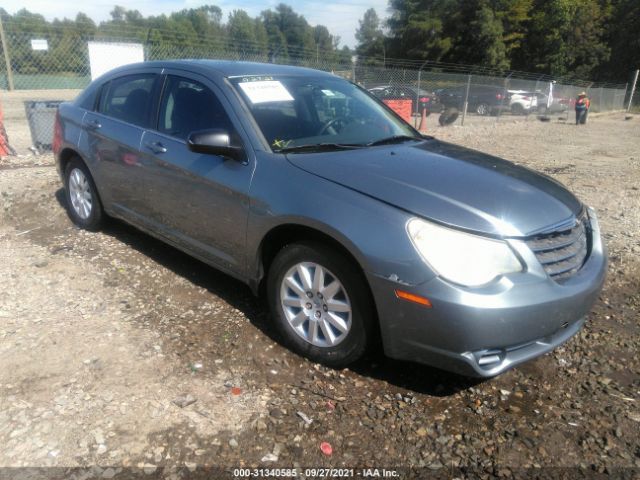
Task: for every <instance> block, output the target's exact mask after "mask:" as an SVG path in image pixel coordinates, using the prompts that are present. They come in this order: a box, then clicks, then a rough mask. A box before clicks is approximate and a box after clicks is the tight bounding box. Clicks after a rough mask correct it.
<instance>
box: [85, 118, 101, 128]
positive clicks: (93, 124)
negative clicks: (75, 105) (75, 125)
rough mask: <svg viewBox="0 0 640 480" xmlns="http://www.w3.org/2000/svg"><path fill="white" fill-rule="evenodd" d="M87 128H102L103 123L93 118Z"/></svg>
mask: <svg viewBox="0 0 640 480" xmlns="http://www.w3.org/2000/svg"><path fill="white" fill-rule="evenodd" d="M87 128H89V129H90V130H97V129H99V128H102V124H101V123H100V122H99V121H98V120H91V121H90V122H89V123H87Z"/></svg>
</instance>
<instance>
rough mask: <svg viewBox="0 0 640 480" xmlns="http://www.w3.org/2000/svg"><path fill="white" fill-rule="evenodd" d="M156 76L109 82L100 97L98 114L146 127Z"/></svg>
mask: <svg viewBox="0 0 640 480" xmlns="http://www.w3.org/2000/svg"><path fill="white" fill-rule="evenodd" d="M156 77H157V75H156V74H155V73H141V74H136V75H127V76H124V77H119V78H116V79H114V80H111V82H109V84H108V85H107V86H106V88H103V89H102V95H101V96H100V107H99V111H100V113H102V114H104V115H107V116H109V117H112V118H115V119H117V120H122V121H123V122H127V123H131V124H133V125H137V126H139V127H148V126H149V123H150V122H149V119H150V116H151V115H150V113H151V105H152V104H153V95H152V93H153V86H154V84H155V81H156Z"/></svg>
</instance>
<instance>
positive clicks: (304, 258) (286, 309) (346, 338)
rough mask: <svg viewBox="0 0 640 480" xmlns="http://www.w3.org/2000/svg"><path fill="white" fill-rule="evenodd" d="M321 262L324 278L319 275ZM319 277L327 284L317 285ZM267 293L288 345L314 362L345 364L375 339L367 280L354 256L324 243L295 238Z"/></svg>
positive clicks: (274, 266)
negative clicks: (328, 293)
mask: <svg viewBox="0 0 640 480" xmlns="http://www.w3.org/2000/svg"><path fill="white" fill-rule="evenodd" d="M318 267H320V268H322V272H323V273H324V276H323V277H322V278H323V280H324V281H319V278H320V277H318V279H317V280H316V274H317V273H319V271H318ZM301 271H302V272H303V274H305V275H304V277H306V278H307V280H308V281H307V282H306V285H304V282H303V281H302V280H303V275H301V273H300V272H301ZM314 280H316V282H317V285H318V286H319V285H321V284H324V287H320V288H315V289H314V285H313V281H314ZM335 281H337V282H339V287H337V288H336V284H335V283H334V282H335ZM309 285H311V287H309ZM292 286H293V287H294V288H292ZM332 291H333V292H334V293H333V295H332V296H331V299H330V300H327V298H323V296H322V292H324V293H325V294H326V293H327V292H332ZM309 293H311V297H309V296H308V294H309ZM319 294H320V295H319ZM267 296H268V303H269V308H270V311H271V316H272V318H273V320H274V323H275V326H276V328H277V330H278V332H279V333H280V335H281V336H282V338H283V339H284V342H285V344H286V345H287V346H288V347H289V348H290V349H291V350H293V351H294V352H296V353H298V354H300V355H302V356H304V357H307V358H308V359H309V360H311V361H313V362H318V363H322V364H325V365H328V366H330V367H335V368H341V367H344V366H347V365H349V364H352V363H353V362H355V361H356V360H358V359H360V358H361V357H362V356H363V355H364V353H365V351H366V350H367V347H368V346H369V345H371V344H372V343H373V335H374V331H375V330H374V328H373V326H374V307H373V300H372V298H371V295H370V293H369V290H368V288H367V285H366V283H365V280H364V279H363V278H362V277H361V275H360V274H359V273H358V272H357V268H356V266H355V265H353V262H352V261H351V260H350V259H349V258H347V257H346V256H345V255H343V254H341V253H339V252H337V251H335V250H333V249H331V248H328V247H326V246H324V245H322V244H317V243H294V244H290V245H287V246H285V247H284V248H283V249H282V250H280V252H279V253H278V254H277V255H276V258H275V259H274V260H273V263H272V264H271V267H270V268H269V272H268V275H267ZM325 302H326V303H325ZM309 306H311V308H308V307H309ZM333 309H335V310H333ZM347 309H349V311H348V312H347V311H346V310H347ZM332 310H333V311H332ZM318 317H319V320H315V319H316V318H318ZM336 318H337V319H336ZM330 322H331V323H330ZM314 324H315V325H314ZM338 326H340V329H338V328H337V327H338ZM314 327H315V328H314ZM314 332H315V336H314ZM325 332H326V333H325ZM327 333H328V335H327Z"/></svg>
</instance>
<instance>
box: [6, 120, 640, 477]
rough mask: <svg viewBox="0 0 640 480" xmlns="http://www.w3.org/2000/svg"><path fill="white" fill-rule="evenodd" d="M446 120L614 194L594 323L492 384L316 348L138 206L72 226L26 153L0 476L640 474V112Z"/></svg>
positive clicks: (14, 216) (11, 280) (604, 216)
mask: <svg viewBox="0 0 640 480" xmlns="http://www.w3.org/2000/svg"><path fill="white" fill-rule="evenodd" d="M8 130H9V132H10V133H11V128H9V127H8ZM14 130H15V129H14ZM430 133H432V134H433V135H435V136H437V137H439V138H442V139H444V140H447V141H451V142H455V143H459V144H462V145H466V146H469V147H472V148H475V149H478V150H482V151H486V152H489V153H492V154H496V155H499V156H503V157H505V158H507V159H510V160H512V161H514V162H516V163H519V164H523V165H526V166H528V167H531V168H534V169H536V170H538V171H541V172H544V173H546V174H548V175H551V176H552V177H554V178H556V179H558V180H559V181H561V182H563V183H565V184H566V185H567V186H568V187H569V188H570V189H571V190H573V191H574V192H576V193H577V195H578V196H579V197H580V198H581V199H582V200H583V201H585V202H586V203H587V204H589V205H591V206H593V207H594V208H595V209H596V211H597V212H598V215H599V218H600V222H601V228H602V230H603V232H604V238H605V240H606V243H607V244H608V248H609V255H610V268H609V276H608V280H607V283H606V286H605V289H604V291H603V293H602V294H601V296H600V299H599V301H598V302H597V304H596V305H595V306H594V308H593V310H592V312H591V314H590V315H589V318H588V321H587V324H586V326H585V328H584V329H583V330H582V331H581V332H580V333H579V334H578V335H577V336H576V337H574V338H573V339H571V340H570V341H569V342H568V343H567V344H565V345H564V346H563V347H561V348H559V349H557V350H556V351H554V352H552V353H551V354H548V355H546V356H544V357H541V358H539V359H537V360H535V361H532V362H529V363H527V364H525V365H523V366H521V367H518V368H516V369H514V370H511V371H509V372H507V373H505V374H503V375H501V376H499V377H497V378H493V379H490V380H486V381H479V380H473V379H467V378H463V377H459V376H456V375H452V374H448V373H445V372H442V371H438V370H435V369H432V368H428V367H425V366H421V365H417V364H411V363H404V362H398V361H393V360H390V359H385V358H384V357H382V356H376V357H372V358H368V359H366V360H365V361H363V362H361V363H360V364H359V365H356V366H355V367H354V368H353V369H345V370H341V371H337V370H332V369H328V368H325V367H321V366H318V365H314V364H312V363H310V362H308V361H306V360H304V359H302V358H300V357H298V356H296V355H295V354H293V353H291V352H289V351H288V350H286V349H285V348H283V347H281V346H280V344H279V342H278V338H277V337H276V334H275V332H274V330H273V329H272V327H271V325H270V323H269V319H268V316H267V315H266V313H265V309H264V307H263V306H262V305H261V303H260V302H259V301H258V300H256V299H255V298H254V297H253V296H252V295H251V293H250V292H249V289H248V288H246V287H245V286H243V285H241V284H239V283H238V282H236V281H234V280H232V279H231V278H229V277H226V276H225V275H222V274H220V273H218V272H216V271H215V270H213V269H211V268H209V267H207V266H205V265H203V264H202V263H200V262H198V261H197V260H194V259H191V258H190V257H188V256H186V255H184V254H182V253H180V252H178V251H176V250H174V249H173V248H171V247H168V246H166V245H164V244H162V243H160V242H158V241H156V240H154V239H152V238H150V237H148V236H146V235H144V234H142V233H140V232H138V231H136V230H135V229H133V228H131V227H129V226H126V225H124V224H122V223H119V222H116V221H112V222H110V224H109V225H108V227H107V228H106V229H105V230H104V231H103V232H100V233H89V232H85V231H81V230H79V229H77V228H75V227H73V226H72V224H71V222H70V221H69V219H68V218H67V216H66V213H65V210H64V207H63V200H62V196H61V190H60V188H61V184H60V181H59V179H58V177H57V175H56V172H55V168H54V167H53V160H52V158H51V156H50V155H44V156H26V155H25V156H20V157H10V158H6V159H4V160H2V161H0V198H1V203H0V205H1V208H0V279H2V288H1V289H0V478H99V477H102V478H114V477H116V478H131V477H132V476H135V475H140V476H144V477H146V478H152V477H158V478H160V477H162V478H188V477H189V478H190V477H194V476H197V475H203V478H233V477H236V478H237V477H239V476H240V475H239V474H240V473H242V472H238V471H234V469H235V468H238V467H245V468H270V469H272V468H276V467H278V468H284V469H293V468H297V469H298V470H296V472H297V475H298V476H305V473H306V476H307V477H308V478H313V477H315V478H317V477H322V478H326V477H327V476H328V475H321V474H322V473H327V472H318V471H315V472H312V471H305V469H306V468H319V467H336V468H338V467H342V468H356V470H354V471H350V470H347V471H346V472H338V473H341V476H339V478H343V477H349V476H360V477H362V476H366V475H365V473H366V472H365V471H362V470H360V468H380V469H381V468H387V469H393V470H394V471H395V472H396V473H397V475H398V476H399V478H409V477H415V478H427V477H430V476H433V475H436V476H439V477H441V478H468V477H475V476H479V477H485V478H488V477H490V476H504V477H512V476H515V477H521V476H538V477H542V478H545V477H563V478H583V477H584V478H591V477H592V476H593V475H595V474H603V475H605V474H608V475H610V476H613V477H614V478H638V476H639V475H640V408H639V407H640V358H639V356H638V351H640V327H639V322H638V321H639V319H640V313H639V312H640V208H639V206H640V117H635V118H633V119H631V120H628V121H625V120H624V115H622V114H613V115H608V116H601V117H595V118H593V119H591V120H590V122H589V123H588V124H587V125H586V126H583V127H576V126H575V125H571V124H566V123H564V122H560V121H557V120H554V121H552V122H547V123H545V122H538V121H531V120H530V121H528V122H524V121H520V122H504V123H498V124H495V123H491V124H475V125H470V126H465V127H448V128H434V129H431V130H430ZM21 153H24V152H21ZM322 442H328V443H329V444H330V445H331V447H332V453H331V455H326V454H325V453H323V452H322V450H321V448H320V445H321V443H322ZM25 467H29V468H25ZM407 467H411V468H413V470H408V469H407ZM265 472H268V471H265V470H263V471H258V473H259V474H260V476H266V473H265ZM245 473H246V472H245ZM271 473H272V474H274V473H276V472H273V471H272V472H271ZM279 473H280V476H286V474H285V473H286V472H285V473H283V472H279ZM332 473H335V472H332ZM289 474H291V472H289ZM244 476H246V475H244ZM272 476H273V475H272Z"/></svg>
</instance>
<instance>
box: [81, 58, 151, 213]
mask: <svg viewBox="0 0 640 480" xmlns="http://www.w3.org/2000/svg"><path fill="white" fill-rule="evenodd" d="M159 78H160V75H159V71H158V70H157V69H144V70H141V71H135V72H131V73H127V74H124V75H120V76H117V77H114V78H111V79H109V80H108V81H106V82H105V83H104V84H103V85H102V87H101V91H100V98H99V101H98V105H97V109H96V111H92V112H88V113H87V114H86V115H85V117H84V120H83V132H84V135H83V138H81V142H84V143H85V144H84V146H82V147H83V148H84V151H87V152H88V157H89V158H90V161H91V162H92V163H93V167H94V169H95V170H96V173H97V175H96V177H97V178H98V179H99V184H100V194H101V196H102V200H103V203H104V204H105V207H106V208H107V210H108V211H111V212H114V213H115V214H117V215H118V214H119V215H122V216H126V217H128V218H132V219H135V218H136V217H137V216H138V215H139V214H140V212H141V211H143V210H144V202H145V193H144V190H143V188H142V177H141V172H142V169H141V165H140V141H141V139H142V134H143V133H144V130H145V128H147V127H149V125H150V122H151V118H152V113H153V111H154V105H155V100H154V99H155V97H157V95H156V90H157V88H158V81H159Z"/></svg>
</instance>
